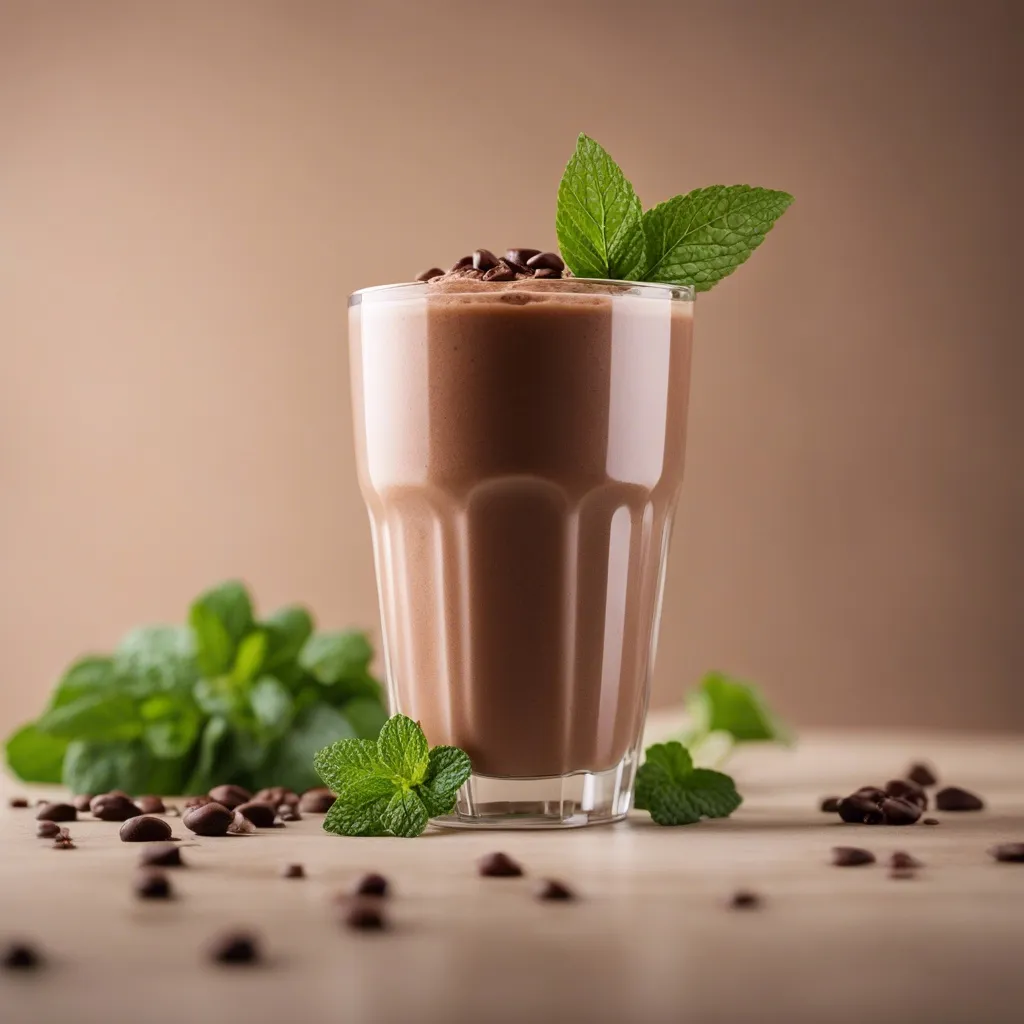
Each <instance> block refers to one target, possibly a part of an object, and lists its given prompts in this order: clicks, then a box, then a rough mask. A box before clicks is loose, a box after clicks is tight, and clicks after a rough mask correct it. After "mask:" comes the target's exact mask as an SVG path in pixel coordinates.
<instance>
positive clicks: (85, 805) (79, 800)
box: [71, 793, 96, 814]
mask: <svg viewBox="0 0 1024 1024" xmlns="http://www.w3.org/2000/svg"><path fill="white" fill-rule="evenodd" d="M95 795H96V794H95V793H79V794H78V796H76V797H75V798H74V800H72V801H71V802H72V803H73V804H74V805H75V810H76V811H82V813H83V814H84V813H85V812H86V811H87V810H89V804H91V803H92V798H93V797H94V796H95Z"/></svg>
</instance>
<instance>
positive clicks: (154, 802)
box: [135, 796, 167, 814]
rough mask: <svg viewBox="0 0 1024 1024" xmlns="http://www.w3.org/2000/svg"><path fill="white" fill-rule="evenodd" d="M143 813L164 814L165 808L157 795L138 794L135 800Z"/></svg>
mask: <svg viewBox="0 0 1024 1024" xmlns="http://www.w3.org/2000/svg"><path fill="white" fill-rule="evenodd" d="M135 802H136V803H137V804H138V805H139V810H140V811H142V813H143V814H166V813H167V808H166V807H165V806H164V802H163V800H161V799H160V797H158V796H140V797H139V798H138V799H137V800H136V801H135Z"/></svg>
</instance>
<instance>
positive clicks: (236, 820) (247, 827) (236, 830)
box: [228, 809, 256, 836]
mask: <svg viewBox="0 0 1024 1024" xmlns="http://www.w3.org/2000/svg"><path fill="white" fill-rule="evenodd" d="M255 831H256V826H255V825H254V824H253V823H252V822H251V821H250V820H249V819H248V818H247V817H246V816H245V815H244V814H239V812H238V810H237V809H236V810H234V811H232V812H231V824H230V825H228V834H229V835H232V836H248V835H252V834H253V833H254V832H255Z"/></svg>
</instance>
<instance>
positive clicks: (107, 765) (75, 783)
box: [62, 740, 159, 793]
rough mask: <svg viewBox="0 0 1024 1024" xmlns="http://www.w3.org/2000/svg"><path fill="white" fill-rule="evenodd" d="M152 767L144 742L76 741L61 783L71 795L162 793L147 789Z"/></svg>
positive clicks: (70, 746)
mask: <svg viewBox="0 0 1024 1024" xmlns="http://www.w3.org/2000/svg"><path fill="white" fill-rule="evenodd" d="M149 768H150V756H149V753H148V752H147V750H146V748H145V747H144V746H143V745H142V744H141V743H138V742H127V743H95V742H90V741H88V740H75V741H73V742H72V743H71V744H69V746H68V750H67V754H66V755H65V757H64V775H63V780H62V781H63V783H64V785H65V786H67V787H68V789H70V790H71V792H72V793H106V792H108V791H109V790H111V789H123V790H126V791H127V792H129V793H149V792H159V791H158V790H156V791H154V790H150V789H149V788H148V787H147V786H146V783H147V781H148V778H149Z"/></svg>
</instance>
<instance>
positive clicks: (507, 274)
mask: <svg viewBox="0 0 1024 1024" xmlns="http://www.w3.org/2000/svg"><path fill="white" fill-rule="evenodd" d="M515 279H516V269H515V267H513V266H512V265H511V264H510V263H509V262H508V260H503V259H502V260H498V262H497V263H496V264H495V265H494V266H493V267H492V268H491V269H490V270H488V271H487V272H486V273H485V274H484V280H485V281H514V280H515Z"/></svg>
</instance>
